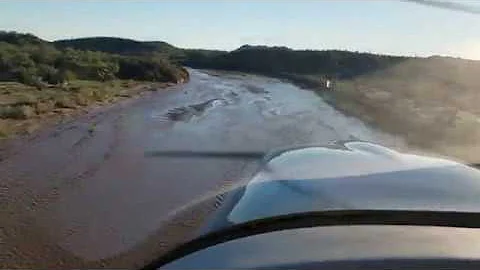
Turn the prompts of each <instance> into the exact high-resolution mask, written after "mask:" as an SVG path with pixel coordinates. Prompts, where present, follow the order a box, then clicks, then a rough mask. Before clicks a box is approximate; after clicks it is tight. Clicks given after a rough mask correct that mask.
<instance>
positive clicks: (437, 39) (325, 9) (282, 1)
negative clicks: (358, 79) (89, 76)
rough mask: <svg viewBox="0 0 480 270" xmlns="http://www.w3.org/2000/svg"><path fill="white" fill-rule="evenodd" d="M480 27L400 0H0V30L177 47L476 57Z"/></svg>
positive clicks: (477, 19)
mask: <svg viewBox="0 0 480 270" xmlns="http://www.w3.org/2000/svg"><path fill="white" fill-rule="evenodd" d="M429 1H430V0H429ZM457 2H459V3H462V4H469V3H470V4H472V5H477V6H479V7H480V2H479V1H475V0H473V1H472V0H458V1H457ZM479 26H480V14H472V13H466V12H461V11H452V10H447V9H441V8H436V7H430V6H427V5H420V4H418V3H414V2H409V1H400V0H370V1H361V0H350V1H347V0H337V1H327V0H316V1H315V0H310V1H309V0H291V1H288V0H279V1H272V0H264V1H261V0H258V1H239V0H231V1H200V0H191V1H186V0H185V1H181V0H180V1H179V0H177V1H126V0H124V1H111V0H110V1H93V0H86V1H85V0H84V1H80V0H79V1H69V0H62V1H60V0H58V1H42V0H36V1H20V0H14V1H13V0H11V1H0V30H9V31H19V32H28V33H32V34H34V35H37V36H39V37H41V38H44V39H47V40H56V39H65V38H77V37H88V36H116V37H124V38H132V39H137V40H161V41H166V42H168V43H171V44H173V45H175V46H178V47H182V48H204V49H221V50H233V49H236V48H238V47H240V46H241V45H243V44H253V45H278V46H287V47H291V48H294V49H315V50H323V49H346V50H352V51H362V52H373V53H383V54H394V55H415V56H429V55H448V56H454V57H463V58H470V59H478V60H480V30H479V29H480V28H479Z"/></svg>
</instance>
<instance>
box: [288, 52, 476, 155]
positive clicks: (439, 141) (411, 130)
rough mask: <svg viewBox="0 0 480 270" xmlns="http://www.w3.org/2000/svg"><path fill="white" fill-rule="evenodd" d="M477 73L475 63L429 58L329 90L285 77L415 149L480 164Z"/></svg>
mask: <svg viewBox="0 0 480 270" xmlns="http://www.w3.org/2000/svg"><path fill="white" fill-rule="evenodd" d="M479 72H480V64H479V63H478V61H470V60H461V59H450V58H430V59H414V60H409V61H405V62H402V63H400V64H398V65H396V66H393V67H391V68H388V69H385V70H379V71H376V72H373V73H370V74H366V75H362V76H358V77H355V78H352V79H349V80H338V81H336V82H334V83H333V89H332V90H329V91H327V90H325V89H324V87H323V83H322V81H321V80H320V79H319V76H315V75H295V76H288V77H286V78H287V79H289V80H290V81H292V82H293V83H295V84H297V85H300V86H302V87H304V88H307V89H312V90H313V91H315V92H316V93H317V94H319V95H320V96H322V97H323V99H324V100H325V101H326V102H328V103H329V104H331V105H332V106H334V107H335V108H337V109H338V110H340V111H342V112H344V113H345V114H347V115H351V116H354V117H357V118H359V119H361V120H362V121H364V122H365V123H367V124H369V125H371V126H374V127H376V128H379V129H381V130H384V131H386V132H389V133H392V134H396V135H399V136H402V137H403V138H405V139H406V140H407V142H408V143H409V144H411V145H412V146H413V147H415V148H420V149H424V150H426V151H428V152H433V153H436V154H439V155H444V156H448V157H450V158H458V159H460V160H462V161H466V162H478V161H479V160H480V155H479V154H478V153H480V146H479V145H480V117H479V115H480V107H478V104H479V103H480V94H478V93H477V90H478V88H479V87H480V81H479V80H477V79H476V76H477V75H476V74H478V73H479Z"/></svg>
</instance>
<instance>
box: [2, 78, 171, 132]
mask: <svg viewBox="0 0 480 270" xmlns="http://www.w3.org/2000/svg"><path fill="white" fill-rule="evenodd" d="M172 85H174V83H159V82H144V81H133V80H114V81H109V82H98V81H80V80H78V81H72V82H69V83H68V84H63V85H52V86H49V87H46V88H43V89H37V88H36V87H33V86H28V85H25V84H21V83H17V82H1V83H0V139H6V138H12V137H15V136H22V135H28V134H30V133H33V132H35V131H36V130H39V129H41V128H42V127H45V126H49V125H54V124H58V123H60V122H62V121H65V120H66V119H70V118H72V117H74V116H78V115H80V114H82V113H86V112H88V111H89V110H91V109H93V108H97V107H100V106H105V105H108V104H112V103H115V102H118V101H120V100H124V99H128V98H132V97H136V96H138V95H140V94H141V93H143V92H145V91H158V90H161V89H165V88H167V87H169V86H172ZM93 128H94V127H92V129H93Z"/></svg>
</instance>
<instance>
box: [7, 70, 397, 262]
mask: <svg viewBox="0 0 480 270" xmlns="http://www.w3.org/2000/svg"><path fill="white" fill-rule="evenodd" d="M190 73H191V78H190V81H189V82H188V83H186V84H184V85H176V86H173V87H171V88H169V89H168V90H162V91H157V92H152V93H149V94H147V95H144V96H142V97H140V98H137V99H135V100H129V101H127V102H122V103H120V104H116V105H114V106H111V107H109V108H105V109H101V110H97V111H95V112H91V113H90V114H88V115H85V116H83V117H80V118H78V119H77V120H75V121H72V122H69V123H66V124H63V125H60V126H58V127H56V128H54V129H52V130H49V131H45V132H43V133H40V134H39V135H38V136H36V137H34V138H32V139H30V140H28V141H25V142H22V143H17V144H16V145H14V146H12V149H10V153H11V154H10V155H9V156H7V157H6V158H5V159H4V160H2V161H1V162H0V172H1V174H2V178H3V179H2V187H5V189H6V190H8V191H7V193H6V194H7V195H6V196H2V197H4V198H2V200H4V203H5V205H7V206H8V207H6V208H7V209H8V210H9V211H10V212H8V211H7V212H5V213H3V215H7V217H6V218H5V219H6V220H8V222H7V223H6V224H7V226H10V227H12V226H15V227H18V229H16V230H13V229H11V228H8V229H6V230H4V232H3V234H4V235H3V238H4V239H5V240H6V241H5V242H6V243H7V245H6V249H7V252H5V254H8V256H10V257H9V259H8V260H12V261H13V260H19V259H20V260H32V264H30V265H37V266H38V265H45V266H57V265H56V264H55V263H54V262H50V263H45V262H44V263H43V264H41V263H37V262H36V261H35V260H42V259H41V258H37V256H40V257H41V256H42V255H38V254H36V255H35V252H41V253H43V254H44V255H43V260H56V258H55V256H62V254H69V255H71V256H72V257H74V258H82V259H85V260H98V259H100V258H105V257H109V256H114V255H116V254H119V253H122V252H125V251H126V250H129V249H130V248H132V247H133V246H135V245H138V244H139V243H141V242H142V241H144V240H145V238H148V237H150V236H151V235H152V233H154V232H155V231H156V230H157V229H158V228H159V227H160V226H161V225H162V223H163V222H165V220H167V219H168V217H169V215H171V213H172V212H175V209H178V208H181V207H182V206H184V205H186V204H189V203H191V202H192V201H195V199H197V198H200V197H202V196H203V195H204V194H206V193H208V192H210V191H212V190H215V189H217V188H219V187H220V186H222V185H224V184H225V181H226V180H228V181H236V180H237V179H239V178H240V176H241V175H242V173H244V171H245V168H246V166H248V163H249V162H251V160H241V159H236V160H228V159H198V158H168V157H149V156H146V155H145V153H146V152H150V151H164V150H182V151H183V150H188V151H269V150H272V149H275V148H278V147H286V146H291V145H297V144H310V143H315V144H325V143H329V142H332V141H335V140H348V139H361V140H366V141H372V142H378V143H381V144H383V145H386V146H391V147H396V148H399V147H403V146H404V142H403V140H401V139H399V138H396V137H393V136H391V135H388V134H385V133H382V132H380V131H377V130H374V129H372V128H370V127H368V126H366V125H365V124H363V123H362V122H361V121H359V120H357V119H355V118H352V117H347V116H345V115H343V114H342V113H340V112H338V111H336V110H335V109H334V108H332V107H331V106H330V105H328V104H327V103H325V102H324V101H323V100H322V99H321V98H319V97H318V96H317V95H316V94H315V93H313V92H311V91H307V90H302V89H300V88H298V87H296V86H294V85H292V84H289V83H286V82H282V81H280V80H277V79H271V78H266V77H261V76H253V75H242V74H229V73H212V72H205V71H199V70H190ZM4 217H5V216H4ZM22 227H23V230H24V231H28V232H29V233H28V235H27V236H26V235H22ZM24 234H25V233H24ZM36 234H41V236H38V235H36ZM37 238H38V239H40V240H38V241H40V242H42V241H43V242H42V243H44V242H45V241H47V242H48V243H49V244H48V245H50V251H45V250H42V247H35V243H34V242H35V241H36V239H37ZM8 245H10V246H8ZM48 245H47V246H48ZM23 249H26V251H25V252H24V251H23ZM12 250H15V252H13V251H12ZM59 251H61V252H59ZM47 252H50V253H52V252H53V253H55V252H56V253H57V255H55V254H54V255H45V254H47ZM2 253H4V252H3V251H2ZM13 265H14V264H13V263H12V264H8V262H7V264H6V266H13ZM20 265H24V266H29V264H28V263H23V264H20ZM67 265H68V260H67ZM117 266H118V265H117ZM119 266H123V265H119Z"/></svg>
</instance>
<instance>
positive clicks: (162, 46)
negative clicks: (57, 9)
mask: <svg viewBox="0 0 480 270" xmlns="http://www.w3.org/2000/svg"><path fill="white" fill-rule="evenodd" d="M53 45H55V46H56V47H57V48H64V49H65V48H73V49H77V50H88V51H99V52H106V53H113V54H122V55H145V54H150V53H153V52H160V53H162V52H164V53H171V52H174V51H181V50H180V49H178V48H176V47H174V46H172V45H170V44H168V43H166V42H162V41H147V42H142V41H136V40H132V39H125V38H116V37H88V38H76V39H65V40H56V41H54V42H53Z"/></svg>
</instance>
